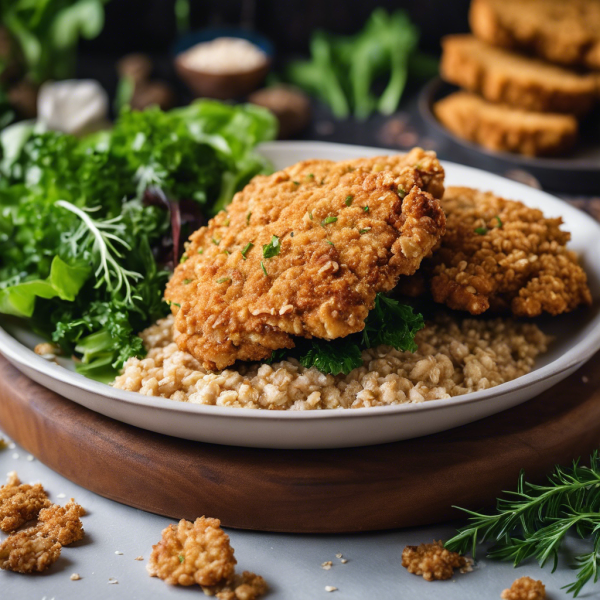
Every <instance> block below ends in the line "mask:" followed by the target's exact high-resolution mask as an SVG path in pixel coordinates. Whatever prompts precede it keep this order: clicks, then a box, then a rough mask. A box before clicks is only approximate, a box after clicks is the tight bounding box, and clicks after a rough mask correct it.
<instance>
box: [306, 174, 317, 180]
mask: <svg viewBox="0 0 600 600" xmlns="http://www.w3.org/2000/svg"><path fill="white" fill-rule="evenodd" d="M314 178H315V176H314V175H313V174H312V173H309V174H308V175H307V176H306V179H314Z"/></svg>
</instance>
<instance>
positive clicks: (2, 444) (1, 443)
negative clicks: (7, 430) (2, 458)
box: [0, 437, 8, 450]
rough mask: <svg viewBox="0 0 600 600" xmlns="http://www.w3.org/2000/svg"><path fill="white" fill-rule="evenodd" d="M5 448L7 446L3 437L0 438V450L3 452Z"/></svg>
mask: <svg viewBox="0 0 600 600" xmlns="http://www.w3.org/2000/svg"><path fill="white" fill-rule="evenodd" d="M5 448H8V444H7V443H6V440H5V439H4V438H3V437H0V450H4V449H5Z"/></svg>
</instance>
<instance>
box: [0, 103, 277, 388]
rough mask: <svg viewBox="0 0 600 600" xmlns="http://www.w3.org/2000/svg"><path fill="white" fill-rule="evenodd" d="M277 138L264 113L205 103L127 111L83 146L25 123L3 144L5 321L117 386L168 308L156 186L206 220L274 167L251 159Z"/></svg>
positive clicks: (0, 288)
mask: <svg viewBox="0 0 600 600" xmlns="http://www.w3.org/2000/svg"><path fill="white" fill-rule="evenodd" d="M275 134H276V125H275V119H274V117H273V116H272V115H271V114H270V113H268V112H267V111H266V110H264V109H261V108H259V107H256V106H228V105H224V104H220V103H218V102H213V101H200V102H198V103H196V104H192V105H190V106H189V107H186V108H183V109H178V110H174V111H171V112H168V113H164V112H162V111H160V110H158V109H152V110H148V111H145V112H130V111H124V112H123V113H122V114H121V116H120V118H119V119H118V120H117V122H116V123H115V127H114V129H113V130H112V131H109V132H102V133H98V134H94V135H92V136H89V137H87V138H83V139H81V140H80V139H77V138H75V137H72V136H70V135H66V134H61V133H56V132H40V131H36V130H35V129H34V128H33V127H32V126H31V125H27V124H17V125H13V126H11V127H9V128H8V129H6V130H5V131H4V132H3V133H2V136H1V142H2V154H1V156H0V159H1V160H0V312H2V313H5V314H10V315H14V316H18V317H23V318H30V319H31V322H32V325H33V327H34V328H35V329H36V330H37V331H39V332H41V333H43V334H44V335H45V336H47V337H48V338H50V339H52V340H53V341H54V342H56V343H58V344H60V346H61V347H62V349H63V352H64V353H65V354H66V355H67V356H70V355H72V354H74V355H75V356H76V358H77V359H78V360H79V362H78V367H77V368H78V370H79V371H80V372H82V373H85V374H86V375H88V376H90V377H94V378H97V379H102V380H110V379H112V378H113V377H114V375H115V373H116V370H118V369H119V368H120V367H121V366H122V365H123V363H124V362H125V360H127V359H128V358H129V357H130V356H142V355H143V354H144V350H143V347H142V342H141V339H140V338H139V337H138V336H137V335H136V334H137V333H138V332H139V331H140V330H141V329H143V328H144V327H146V326H148V325H149V324H150V323H152V322H154V321H155V320H156V319H158V318H160V317H161V316H164V315H165V314H166V312H167V310H168V307H167V305H166V304H165V303H164V302H163V300H162V296H163V291H164V286H165V284H166V281H167V278H168V272H167V271H166V270H165V268H164V267H163V266H162V262H164V259H163V261H162V262H161V260H159V258H160V255H161V253H162V254H163V257H164V255H165V252H164V250H165V244H167V248H168V244H169V243H172V240H171V237H170V233H171V232H170V228H169V215H168V213H166V207H162V206H154V205H147V204H146V203H145V202H144V194H145V191H146V190H147V188H148V187H149V186H152V188H154V189H160V190H161V192H162V193H163V194H164V195H165V196H166V197H168V198H170V199H173V200H175V201H176V200H188V201H189V200H191V201H195V205H196V206H198V207H199V208H200V209H201V212H202V213H203V214H204V215H206V216H211V215H212V214H214V213H215V212H216V211H218V210H219V209H220V208H222V207H224V206H226V204H227V203H228V202H229V201H230V200H231V198H232V196H233V194H234V192H235V191H237V190H238V189H239V188H241V187H242V186H243V185H245V184H246V182H247V181H248V180H249V179H250V178H251V177H253V176H254V175H255V174H257V173H261V172H268V171H269V169H270V167H269V165H268V164H267V162H266V161H265V159H264V158H262V157H261V156H260V155H258V154H257V153H256V152H255V151H254V147H255V146H256V144H258V143H259V142H261V141H263V140H267V139H272V138H273V137H274V136H275Z"/></svg>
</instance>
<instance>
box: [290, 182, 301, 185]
mask: <svg viewBox="0 0 600 600" xmlns="http://www.w3.org/2000/svg"><path fill="white" fill-rule="evenodd" d="M292 183H293V184H294V185H300V182H299V181H292Z"/></svg>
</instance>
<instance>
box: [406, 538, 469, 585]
mask: <svg viewBox="0 0 600 600" xmlns="http://www.w3.org/2000/svg"><path fill="white" fill-rule="evenodd" d="M467 564H468V563H467V559H466V558H465V557H464V556H461V555H460V554H458V553H457V552H450V551H449V550H446V548H444V544H443V543H442V541H441V540H440V541H435V540H434V541H433V543H432V544H419V546H406V548H404V550H403V551H402V566H403V567H406V569H407V570H408V572H409V573H412V574H413V575H422V576H423V579H425V580H427V581H433V580H434V579H450V578H451V577H452V576H453V575H454V569H461V568H464V567H466V566H467Z"/></svg>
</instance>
